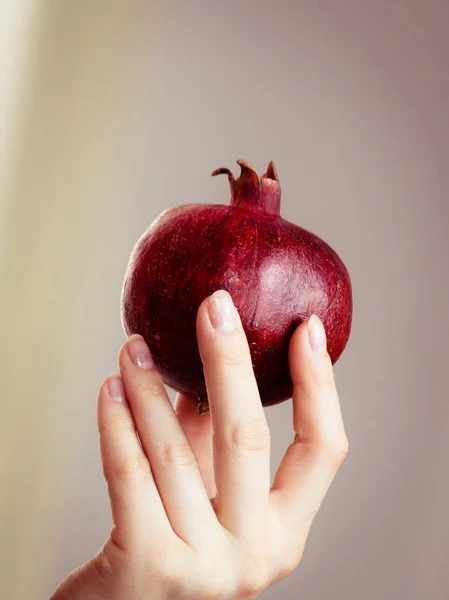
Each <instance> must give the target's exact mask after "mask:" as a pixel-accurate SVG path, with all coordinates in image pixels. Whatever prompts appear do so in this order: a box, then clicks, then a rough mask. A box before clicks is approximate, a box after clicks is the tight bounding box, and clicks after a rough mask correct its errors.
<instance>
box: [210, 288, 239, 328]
mask: <svg viewBox="0 0 449 600" xmlns="http://www.w3.org/2000/svg"><path fill="white" fill-rule="evenodd" d="M208 310H209V319H210V322H211V323H212V327H214V329H217V330H218V331H221V332H222V333H232V332H233V331H235V328H236V327H237V317H236V310H235V307H234V303H233V302H232V299H231V296H230V295H229V294H228V293H227V292H225V291H224V290H220V291H218V292H215V293H214V294H212V296H211V297H210V299H209V305H208Z"/></svg>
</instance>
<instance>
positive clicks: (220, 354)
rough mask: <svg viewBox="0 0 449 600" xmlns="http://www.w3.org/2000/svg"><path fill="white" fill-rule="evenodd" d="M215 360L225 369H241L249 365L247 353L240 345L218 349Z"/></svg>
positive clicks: (249, 360)
mask: <svg viewBox="0 0 449 600" xmlns="http://www.w3.org/2000/svg"><path fill="white" fill-rule="evenodd" d="M215 359H216V360H218V362H219V364H221V365H223V366H225V367H242V366H246V365H250V364H251V359H250V355H249V351H248V350H247V349H246V348H245V347H242V346H241V345H238V346H235V345H233V346H226V347H222V346H220V347H218V348H217V349H216V356H215Z"/></svg>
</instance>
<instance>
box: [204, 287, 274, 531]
mask: <svg viewBox="0 0 449 600" xmlns="http://www.w3.org/2000/svg"><path fill="white" fill-rule="evenodd" d="M197 336H198V344H199V349H200V353H201V358H202V361H203V365H204V375H205V379H206V385H207V392H208V399H209V403H210V412H211V417H212V426H213V443H214V467H215V481H216V485H217V493H218V495H217V504H216V507H217V514H218V517H219V519H220V521H221V523H222V524H223V525H224V527H226V528H227V529H228V530H229V531H230V532H231V533H233V534H234V535H236V536H237V537H240V538H245V539H247V540H248V539H251V541H253V542H256V541H259V539H260V536H261V535H263V530H264V528H263V527H261V523H262V524H263V523H264V522H266V518H267V511H268V504H269V492H270V432H269V428H268V424H267V421H266V418H265V413H264V410H263V407H262V403H261V401H260V396H259V390H258V387H257V383H256V379H255V376H254V371H253V368H252V364H251V355H250V351H249V346H248V342H247V339H246V336H245V333H244V330H243V327H242V324H241V321H240V317H239V315H238V312H237V310H236V309H235V306H234V304H233V302H232V299H231V296H230V295H229V294H228V293H227V292H225V291H223V290H220V291H218V292H215V294H213V295H212V296H211V297H210V298H208V299H206V300H205V301H204V302H203V303H202V305H201V306H200V309H199V311H198V319H197Z"/></svg>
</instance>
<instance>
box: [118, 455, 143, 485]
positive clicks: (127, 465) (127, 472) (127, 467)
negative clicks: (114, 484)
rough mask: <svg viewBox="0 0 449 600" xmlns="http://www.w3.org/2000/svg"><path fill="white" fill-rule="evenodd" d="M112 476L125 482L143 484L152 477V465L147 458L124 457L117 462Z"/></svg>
mask: <svg viewBox="0 0 449 600" xmlns="http://www.w3.org/2000/svg"><path fill="white" fill-rule="evenodd" d="M110 475H111V476H112V477H114V478H115V479H118V480H123V481H125V482H143V481H148V479H149V478H150V477H151V469H150V463H149V462H148V460H147V458H146V457H145V456H143V455H142V456H124V457H123V458H121V459H119V460H117V461H116V463H115V465H114V466H113V468H112V469H111V473H110Z"/></svg>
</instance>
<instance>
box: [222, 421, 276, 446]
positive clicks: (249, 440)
mask: <svg viewBox="0 0 449 600" xmlns="http://www.w3.org/2000/svg"><path fill="white" fill-rule="evenodd" d="M230 444H231V449H232V450H233V451H236V452H240V451H244V452H252V451H258V450H266V449H267V448H269V447H270V430H269V427H268V424H267V422H266V420H265V419H264V418H260V419H256V420H255V421H250V422H249V423H236V424H235V425H234V426H233V427H232V429H231V436H230Z"/></svg>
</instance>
